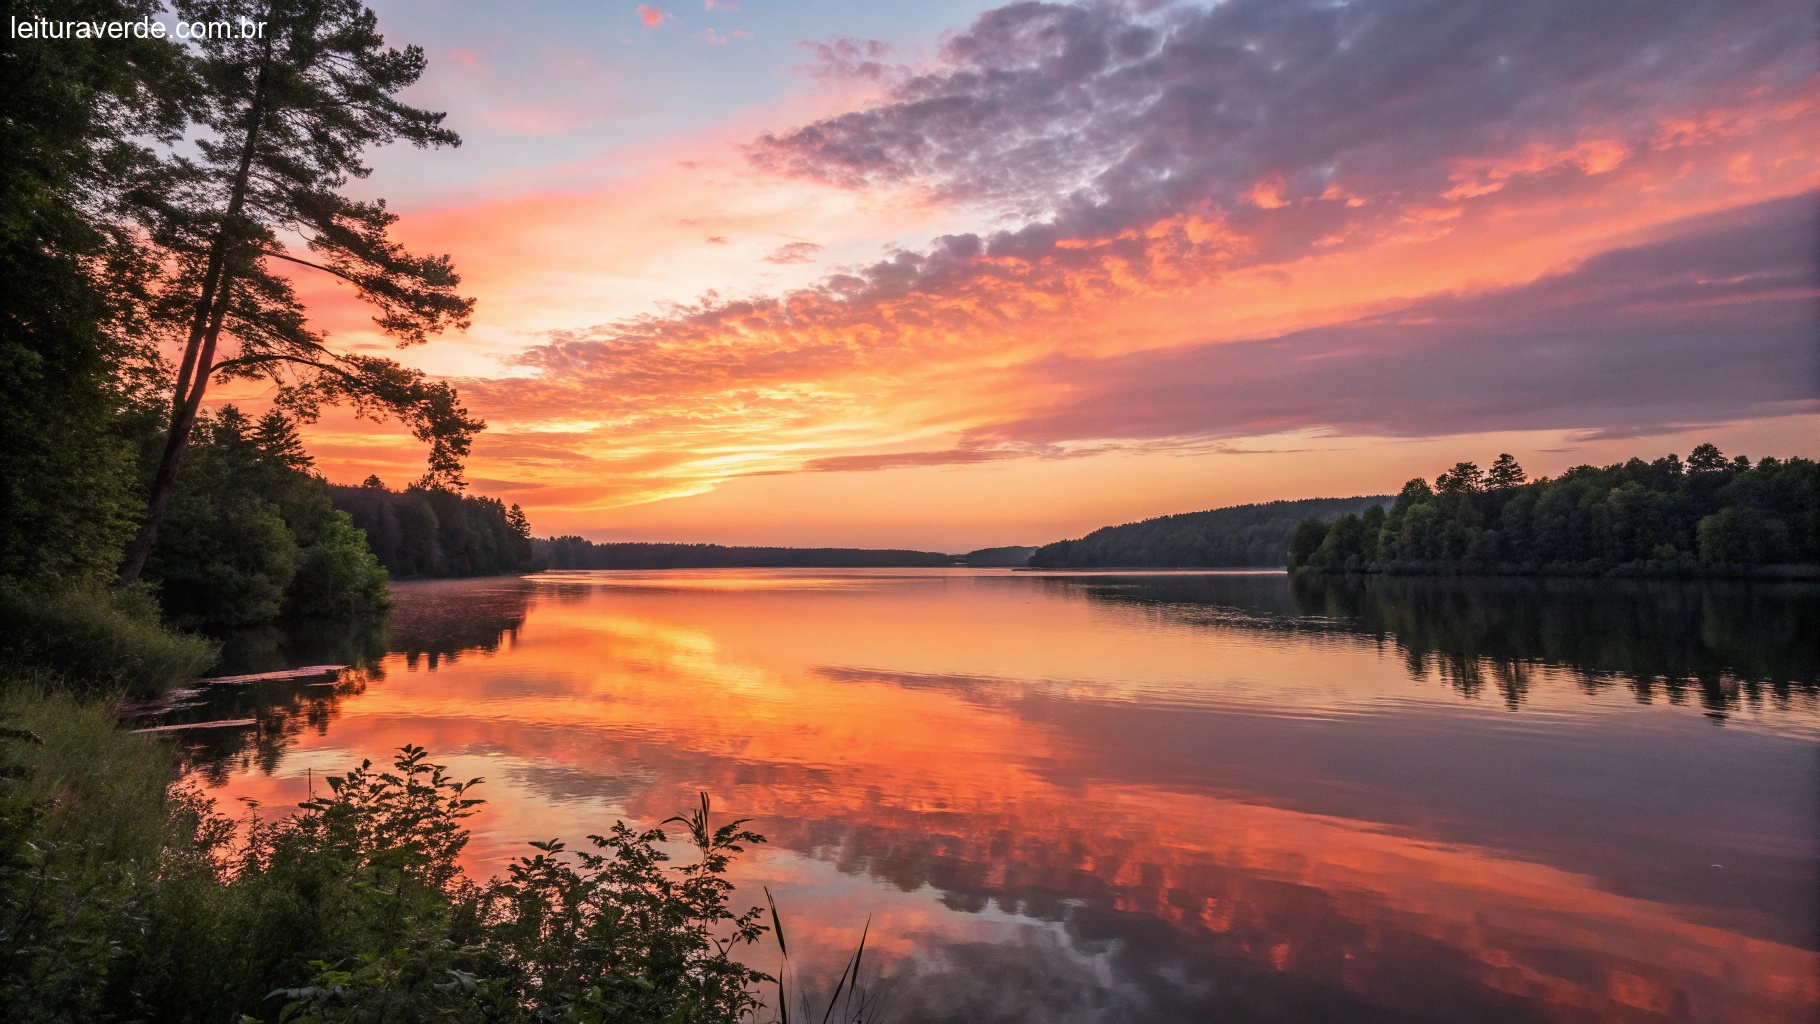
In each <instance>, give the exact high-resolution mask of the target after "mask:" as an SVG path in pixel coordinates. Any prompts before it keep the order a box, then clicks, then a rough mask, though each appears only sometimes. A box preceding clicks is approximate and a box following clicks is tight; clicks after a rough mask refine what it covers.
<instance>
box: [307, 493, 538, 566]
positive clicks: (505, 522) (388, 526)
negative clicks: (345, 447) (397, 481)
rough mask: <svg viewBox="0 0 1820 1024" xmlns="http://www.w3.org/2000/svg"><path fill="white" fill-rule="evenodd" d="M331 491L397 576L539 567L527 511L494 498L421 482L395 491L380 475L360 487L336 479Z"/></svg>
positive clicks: (337, 504) (382, 560) (336, 505)
mask: <svg viewBox="0 0 1820 1024" xmlns="http://www.w3.org/2000/svg"><path fill="white" fill-rule="evenodd" d="M329 495H330V497H332V498H333V499H334V501H335V507H336V508H339V509H341V510H342V511H343V512H345V513H347V514H348V516H349V517H350V518H351V519H352V521H353V524H354V525H355V526H356V527H358V528H359V529H360V530H361V532H362V533H364V534H365V535H366V542H367V545H368V546H369V547H370V548H372V550H373V554H374V556H375V557H377V558H378V559H379V564H380V565H383V566H385V569H386V572H388V573H390V574H392V575H393V576H403V577H413V576H438V577H447V576H498V575H503V574H505V573H515V572H530V571H532V570H534V569H537V568H540V565H539V563H538V562H537V560H536V557H535V555H533V553H532V541H531V524H530V523H529V522H528V521H527V520H526V519H525V514H524V511H523V510H522V509H520V508H519V507H518V506H517V505H513V506H511V507H509V508H508V507H507V506H506V505H505V504H504V503H503V502H501V501H500V500H499V499H497V498H487V497H481V496H477V495H471V494H462V493H460V492H458V491H453V490H450V489H447V488H441V487H425V486H423V485H422V484H412V485H411V486H409V487H406V488H405V489H404V490H402V491H394V490H391V489H390V488H388V487H386V486H385V484H383V483H381V482H380V480H379V478H378V477H376V476H374V477H368V478H367V481H366V482H365V483H363V484H361V485H360V486H358V487H348V486H345V485H336V484H331V485H330V486H329Z"/></svg>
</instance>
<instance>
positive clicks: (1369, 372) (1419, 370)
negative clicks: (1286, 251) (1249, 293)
mask: <svg viewBox="0 0 1820 1024" xmlns="http://www.w3.org/2000/svg"><path fill="white" fill-rule="evenodd" d="M1816 252H1820V194H1809V195H1805V196H1798V197H1795V198H1792V199H1785V200H1776V201H1773V202H1769V203H1763V204H1759V205H1757V206H1754V207H1750V208H1747V209H1744V210H1739V211H1731V212H1727V213H1725V214H1722V215H1716V216H1712V217H1706V218H1701V219H1699V220H1697V221H1694V222H1692V223H1689V224H1685V225H1683V230H1682V231H1681V232H1680V233H1678V234H1676V235H1675V236H1674V237H1671V238H1669V239H1667V240H1665V241H1660V242H1656V243H1653V244H1649V245H1642V246H1637V247H1633V248H1626V249H1619V250H1615V251H1611V252H1607V253H1604V254H1601V255H1599V256H1597V257H1594V258H1592V259H1589V260H1587V261H1586V262H1585V263H1583V264H1582V265H1580V266H1579V267H1578V268H1576V269H1574V270H1572V271H1570V272H1567V273H1563V274H1560V275H1557V276H1553V277H1549V278H1545V279H1543V280H1540V281H1537V282H1534V283H1532V284H1529V285H1525V286H1522V287H1518V288H1511V289H1506V290H1502V291H1496V292H1491V293H1489V294H1481V295H1476V296H1471V297H1453V296H1443V297H1438V298H1433V299H1428V300H1424V301H1421V302H1417V303H1414V304H1412V305H1409V306H1407V307H1405V308H1403V309H1401V310H1398V311H1396V312H1393V313H1387V314H1384V315H1380V316H1374V317H1371V318H1368V319H1364V320H1359V321H1355V322H1352V323H1347V324H1341V325H1336V326H1332V327H1323V328H1319V329H1315V330H1308V331H1302V332H1298V333H1294V334H1288V335H1284V336H1281V337H1275V338H1266V339H1261V340H1256V341H1244V342H1228V343H1220V344H1208V345H1201V346H1192V347H1188V348H1185V349H1170V350H1165V351H1158V352H1143V353H1137V354H1132V355H1125V356H1118V357H1113V358H1106V359H1079V358H1067V357H1059V356H1058V357H1055V358H1052V359H1049V360H1047V361H1045V362H1044V363H1042V364H1041V365H1039V366H1037V367H1034V368H1024V369H1023V370H1021V371H1020V375H1021V376H1025V375H1028V374H1030V373H1032V372H1034V374H1035V376H1036V378H1037V380H1038V381H1039V382H1040V386H1041V387H1043V388H1046V389H1049V390H1052V391H1053V392H1054V393H1056V394H1065V395H1067V396H1068V398H1067V400H1066V401H1064V402H1062V403H1060V404H1058V405H1057V406H1055V407H1053V408H1051V409H1049V410H1048V411H1046V412H1042V413H1038V414H1036V415H1033V416H1030V417H1027V418H1025V419H1022V420H1019V421H1017V422H1015V423H1010V424H1005V425H1002V426H998V427H994V428H991V429H987V430H982V431H978V432H976V433H975V434H974V435H973V436H972V437H971V438H970V442H969V443H970V445H991V444H1042V443H1053V442H1057V441H1064V440H1069V439H1075V438H1106V439H1146V438H1173V437H1184V436H1197V437H1236V436H1246V435H1256V434H1262V433H1273V432H1279V431H1290V430H1307V429H1325V430H1332V431H1336V432H1339V433H1345V434H1364V435H1378V436H1430V435H1441V434H1454V433H1471V432H1479V431H1492V430H1522V429H1540V428H1553V429H1561V428H1583V429H1586V430H1591V431H1598V432H1601V436H1609V435H1610V434H1611V432H1613V431H1616V432H1618V433H1619V434H1623V435H1626V436H1641V435H1643V434H1647V433H1652V432H1657V431H1660V430H1663V429H1669V428H1674V427H1677V426H1683V425H1691V424H1702V423H1711V422H1718V421H1724V420H1737V419H1746V418H1752V417H1765V416H1776V415H1786V414H1793V413H1814V412H1820V264H1817V263H1816V260H1815V253H1816Z"/></svg>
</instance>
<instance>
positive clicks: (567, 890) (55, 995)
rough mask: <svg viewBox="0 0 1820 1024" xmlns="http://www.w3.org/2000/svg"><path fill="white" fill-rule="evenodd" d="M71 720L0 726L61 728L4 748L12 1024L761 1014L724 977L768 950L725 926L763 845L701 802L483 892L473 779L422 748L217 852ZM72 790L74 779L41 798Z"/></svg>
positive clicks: (526, 869)
mask: <svg viewBox="0 0 1820 1024" xmlns="http://www.w3.org/2000/svg"><path fill="white" fill-rule="evenodd" d="M47 701H48V703H47ZM68 703H69V702H68V700H67V698H43V699H40V700H39V701H38V703H36V704H33V703H31V702H26V703H25V704H18V703H14V704H7V705H0V715H3V716H5V717H6V718H7V719H8V721H9V722H13V721H17V722H25V723H29V724H30V725H31V726H32V727H33V728H38V727H43V726H44V725H45V724H46V723H50V724H52V725H54V726H55V728H54V729H53V735H52V736H50V737H48V738H47V739H46V742H45V743H44V744H43V745H42V746H39V747H30V746H28V745H25V744H18V743H15V744H14V745H21V746H26V753H27V755H28V757H29V759H30V763H27V764H24V765H22V766H21V767H22V769H23V774H29V775H32V776H33V779H35V780H36V781H33V780H32V779H20V778H11V779H9V780H7V781H3V782H0V844H4V845H3V847H0V907H5V908H10V909H8V910H0V939H4V940H5V942H4V943H0V945H4V946H5V947H6V952H5V953H4V954H3V955H0V1017H3V1018H4V1019H6V1020H8V1021H21V1022H25V1021H40V1020H44V1021H49V1020H76V1019H83V1020H90V1019H92V1020H106V1019H144V1020H196V1021H235V1020H238V1021H242V1022H244V1021H248V1020H255V1021H286V1022H298V1021H334V1022H350V1024H351V1022H364V1021H374V1022H377V1021H381V1020H391V1021H417V1020H442V1021H474V1022H480V1021H500V1022H526V1024H529V1022H531V1021H577V1022H600V1024H605V1022H651V1024H657V1022H684V1021H687V1022H702V1024H715V1022H733V1021H739V1020H747V1019H751V1018H752V1017H753V1016H754V1014H755V1013H756V1011H757V1010H758V1009H759V1008H760V1007H761V1005H762V1003H761V1001H760V999H759V997H758V995H757V992H758V985H759V984H760V983H761V982H765V981H769V980H770V979H769V978H767V976H765V975H763V974H761V973H759V972H757V971H754V970H752V969H750V968H748V967H745V966H744V965H742V964H740V963H739V962H738V961H737V960H735V959H734V958H733V956H732V954H733V952H734V951H735V950H736V949H737V948H738V947H741V946H744V945H748V944H750V943H752V942H754V941H756V940H757V939H758V938H759V936H760V935H761V934H762V932H763V931H764V930H765V929H764V927H763V925H761V924H760V921H759V913H760V911H759V909H758V908H756V907H754V908H751V909H748V910H746V911H745V912H743V913H740V914H737V915H736V914H734V913H733V912H732V911H731V910H730V909H729V908H728V900H729V897H730V895H731V888H732V887H731V885H730V883H728V882H727V880H726V877H725V876H726V873H727V871H728V868H729V866H730V864H731V861H732V858H733V857H734V856H735V855H737V854H739V853H741V852H743V849H744V848H745V845H746V844H750V843H756V842H762V841H763V837H761V836H758V835H756V834H754V833H752V832H750V831H747V830H745V829H744V827H743V826H744V824H745V823H744V822H737V821H736V822H731V823H728V824H724V825H720V826H718V827H716V826H715V825H713V824H712V823H711V821H710V816H709V812H710V808H709V804H708V801H707V798H706V797H705V796H704V797H703V798H702V802H701V804H700V806H699V807H698V808H697V809H695V810H694V811H692V812H691V813H690V814H688V815H686V816H683V817H678V818H674V819H671V820H670V821H667V822H664V823H663V824H662V825H661V826H660V827H658V828H655V829H645V830H634V829H632V828H630V827H628V826H627V825H625V824H624V823H623V822H618V823H615V824H614V826H613V828H612V829H611V830H609V831H608V833H607V834H606V835H604V836H594V837H590V842H591V848H589V849H587V850H583V851H577V852H575V853H573V854H571V853H570V852H569V851H568V850H567V849H566V848H565V847H564V846H563V844H562V843H560V842H556V841H553V840H552V841H548V842H542V843H535V844H533V846H534V847H535V848H536V853H535V854H533V855H532V856H529V857H525V858H521V859H520V860H519V861H518V862H516V863H515V864H513V865H512V866H511V869H510V872H509V873H508V875H507V877H505V878H503V879H496V880H492V881H489V882H486V883H475V882H473V881H471V880H470V879H468V878H467V877H466V876H465V875H464V874H463V873H462V871H461V869H460V866H459V863H458V858H459V856H460V854H461V851H462V849H463V848H464V846H465V845H466V843H467V841H468V836H469V833H468V831H467V829H466V828H465V827H464V826H463V824H462V822H463V819H465V818H466V817H467V816H469V815H470V814H472V813H473V808H474V807H475V806H476V805H477V804H478V803H480V801H479V800H477V799H475V798H474V797H473V796H472V795H471V794H472V790H473V787H474V786H475V785H476V784H477V783H478V782H479V780H469V781H458V780H455V779H452V778H450V777H449V776H448V775H447V773H446V771H445V769H444V768H443V767H442V766H440V765H436V764H433V763H431V762H430V761H429V759H428V756H427V755H426V753H425V752H424V750H423V749H422V748H419V747H410V746H407V747H405V748H403V749H402V750H401V751H400V752H399V754H398V756H397V757H396V759H395V760H394V761H393V764H392V768H391V770H390V771H380V770H376V769H374V768H373V766H372V765H371V764H370V763H363V764H362V765H361V766H360V767H358V768H356V769H355V770H353V771H351V772H349V773H348V774H346V775H344V776H339V777H335V778H331V779H329V780H327V781H328V786H329V792H328V793H327V794H326V795H324V796H321V797H319V798H317V799H313V800H310V801H309V802H307V803H305V804H304V805H302V807H301V809H300V810H299V811H297V812H295V813H293V814H290V815H287V816H285V817H283V818H280V819H278V820H276V821H272V822H262V821H260V820H258V819H257V818H254V819H253V820H251V821H250V822H249V823H248V825H247V826H246V828H245V829H244V836H243V837H242V838H241V839H240V840H239V841H238V842H233V841H231V839H230V837H232V836H233V835H234V826H233V824H232V823H231V822H229V821H227V820H226V819H224V818H222V817H221V816H219V815H217V814H215V813H214V811H213V808H212V807H210V806H209V805H208V804H207V803H206V802H205V801H201V800H199V799H198V798H196V797H194V796H193V795H186V794H183V793H179V794H178V796H177V797H176V799H173V800H172V801H170V803H169V804H168V805H166V804H165V803H164V802H163V799H162V793H161V792H160V790H161V788H162V783H163V780H164V779H165V778H168V775H167V774H165V772H164V771H158V770H153V766H152V765H151V763H150V762H151V760H152V759H154V758H155V757H158V756H163V752H162V750H161V749H159V748H157V747H155V746H154V745H152V744H148V743H141V742H139V738H138V737H131V736H120V735H118V734H112V735H109V734H111V729H106V728H105V727H104V726H103V725H102V721H104V719H103V718H101V717H98V714H97V713H96V712H94V711H93V710H90V711H87V712H82V713H78V714H70V713H69V712H70V708H69V707H66V706H64V705H66V704H68ZM59 716H62V719H67V720H68V722H74V723H77V724H76V725H69V724H67V723H66V724H58V723H59V722H60V721H61V719H60V717H59ZM0 735H4V734H0ZM0 742H6V741H4V740H0ZM110 750H111V751H114V752H115V753H114V758H115V759H114V761H113V762H108V761H106V755H108V752H109V751H110ZM71 751H88V752H89V753H88V755H87V757H88V759H87V760H86V761H85V760H82V759H81V758H79V757H78V758H74V759H73V758H72V754H71V753H70V752H71ZM166 764H167V765H168V762H166ZM71 770H74V771H79V772H81V773H82V774H81V778H82V779H83V780H84V781H82V782H81V783H80V784H79V785H76V786H74V787H73V788H69V789H64V788H62V787H61V786H60V785H59V784H55V783H53V782H52V781H51V780H52V779H53V778H57V779H60V778H62V777H63V776H64V773H65V772H67V771H71ZM167 770H168V769H167ZM13 774H14V775H19V774H22V773H19V772H15V773H13ZM673 824H680V825H681V826H682V827H683V829H684V830H685V831H686V832H687V837H688V839H689V840H690V841H691V842H692V843H693V845H694V846H695V848H696V851H697V854H698V856H696V857H694V858H691V859H690V861H689V862H688V863H685V864H682V865H680V866H678V865H673V864H671V863H669V861H668V857H667V855H666V853H665V852H664V850H663V849H662V847H663V845H664V844H665V843H666V842H668V840H669V837H668V836H667V835H666V833H665V831H664V829H665V828H667V827H668V826H670V825H673ZM90 838H92V839H93V840H94V841H93V842H85V840H87V839H90Z"/></svg>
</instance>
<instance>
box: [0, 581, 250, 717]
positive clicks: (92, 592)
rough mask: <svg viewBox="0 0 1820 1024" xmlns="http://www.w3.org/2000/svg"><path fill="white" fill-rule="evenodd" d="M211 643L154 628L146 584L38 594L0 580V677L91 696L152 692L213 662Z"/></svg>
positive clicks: (184, 679)
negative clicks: (37, 681)
mask: <svg viewBox="0 0 1820 1024" xmlns="http://www.w3.org/2000/svg"><path fill="white" fill-rule="evenodd" d="M218 652H219V648H218V647H217V646H216V645H215V644H214V643H213V642H211V641H208V640H204V639H203V638H201V637H198V636H194V635H191V634H187V633H177V632H172V631H171V630H168V629H166V628H165V627H164V626H163V625H161V624H160V623H159V617H158V605H157V602H156V601H155V600H154V599H153V598H152V597H151V595H150V593H149V592H148V591H147V590H146V588H144V587H131V588H127V589H124V590H113V591H109V590H105V589H101V588H93V589H76V590H66V591H62V592H51V593H44V592H40V591H37V590H35V589H33V588H28V587H25V586H22V585H20V584H18V583H16V582H13V581H7V580H0V672H4V673H5V675H6V676H7V677H10V678H15V679H37V680H41V681H43V682H46V683H52V682H54V683H56V684H58V685H61V686H63V687H66V688H69V689H71V690H74V691H78V692H82V693H89V694H108V693H118V692H122V691H124V692H127V693H131V694H139V695H144V694H152V693H157V692H160V691H163V690H168V689H170V688H171V687H173V686H176V685H178V684H181V683H184V682H188V681H189V680H191V679H194V678H196V676H198V675H200V674H201V673H202V672H203V671H204V670H206V669H207V668H208V667H209V666H210V665H212V664H214V662H215V658H216V655H217V653H218Z"/></svg>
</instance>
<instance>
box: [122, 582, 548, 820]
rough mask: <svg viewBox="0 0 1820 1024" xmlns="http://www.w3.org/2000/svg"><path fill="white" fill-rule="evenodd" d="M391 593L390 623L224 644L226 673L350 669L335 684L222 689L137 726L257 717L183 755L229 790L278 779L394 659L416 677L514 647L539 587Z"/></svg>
mask: <svg viewBox="0 0 1820 1024" xmlns="http://www.w3.org/2000/svg"><path fill="white" fill-rule="evenodd" d="M392 590H393V595H394V598H395V600H396V607H395V608H394V609H393V610H392V611H391V612H390V613H389V614H387V615H385V616H382V617H378V618H373V619H363V620H357V621H354V622H306V623H293V624H291V625H290V626H288V627H283V628H281V627H278V626H266V627H262V628H259V629H252V630H238V631H235V632H232V633H229V634H227V635H226V636H225V637H223V638H222V639H223V643H222V657H221V661H220V662H219V663H218V664H217V666H216V669H215V671H216V672H217V673H218V674H221V675H230V674H236V673H253V672H269V671H273V670H276V669H282V668H288V667H292V666H296V665H347V666H349V670H348V671H346V672H344V673H342V675H341V678H340V679H339V680H337V681H336V682H334V683H332V684H331V683H324V682H317V681H303V682H299V681H279V682H265V683H259V684H255V685H253V686H233V687H215V688H212V690H211V691H210V692H208V693H207V694H205V695H204V696H205V697H206V700H204V701H202V702H200V703H196V704H190V705H188V706H184V707H179V708H177V709H175V710H173V711H171V712H168V713H166V714H162V715H158V716H154V717H151V718H148V719H146V720H145V722H143V723H135V724H159V725H169V724H176V723H180V722H200V721H212V720H219V719H237V718H253V719H256V720H257V722H258V725H257V726H256V727H254V728H252V729H248V730H231V731H219V730H206V731H204V730H198V731H196V732H186V733H182V734H180V735H179V736H178V737H176V742H177V744H178V753H179V756H180V757H181V758H182V760H183V763H184V766H185V768H186V769H187V770H189V771H192V772H194V773H196V774H197V775H199V776H200V777H202V778H204V779H206V780H207V781H208V782H209V784H211V785H216V786H219V785H222V784H224V783H225V782H226V780H228V779H229V778H231V777H232V776H233V775H234V774H235V773H238V772H246V771H252V770H256V771H260V772H263V773H266V774H268V775H269V774H271V773H272V772H274V771H276V770H277V769H278V767H279V763H280V762H281V761H282V759H283V757H284V753H285V751H286V750H287V749H288V748H289V747H290V746H291V745H292V744H293V743H294V742H295V741H296V740H297V738H298V737H299V736H302V735H304V734H305V733H306V732H307V733H311V734H314V735H316V736H323V735H325V734H326V733H327V732H328V729H329V726H330V724H331V723H333V722H334V720H335V719H336V718H337V717H338V716H339V715H340V714H341V712H342V709H343V707H344V706H345V704H346V702H347V701H349V700H351V699H353V698H357V697H359V696H361V695H363V694H365V693H366V692H367V689H368V687H369V686H372V685H374V684H376V683H379V682H382V681H384V679H385V677H386V668H387V666H386V656H387V655H388V654H391V655H393V656H395V657H401V658H402V660H403V662H404V666H403V667H404V668H405V669H406V670H407V671H414V670H416V669H417V668H418V667H420V665H421V666H422V667H424V668H426V669H428V670H429V671H432V672H434V671H436V669H437V668H438V667H440V666H441V665H442V664H443V663H444V662H454V661H456V660H459V659H460V658H461V657H462V656H463V655H464V654H469V653H477V654H481V655H487V654H492V653H494V652H497V651H498V650H499V649H500V647H501V646H502V645H507V646H509V645H510V644H511V643H512V642H514V641H515V640H516V638H517V635H518V630H519V629H520V628H521V627H522V626H523V625H524V620H525V615H526V613H527V609H528V608H529V607H530V600H531V593H532V584H531V582H530V581H529V580H527V579H524V578H522V577H494V578H487V579H484V580H432V581H406V582H402V583H395V584H393V586H392Z"/></svg>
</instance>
